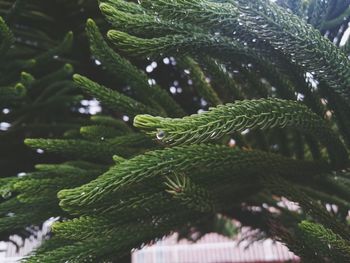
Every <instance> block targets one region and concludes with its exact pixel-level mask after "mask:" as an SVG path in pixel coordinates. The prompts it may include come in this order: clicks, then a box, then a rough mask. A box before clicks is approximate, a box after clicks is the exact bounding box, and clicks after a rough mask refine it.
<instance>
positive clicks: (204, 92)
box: [179, 57, 222, 106]
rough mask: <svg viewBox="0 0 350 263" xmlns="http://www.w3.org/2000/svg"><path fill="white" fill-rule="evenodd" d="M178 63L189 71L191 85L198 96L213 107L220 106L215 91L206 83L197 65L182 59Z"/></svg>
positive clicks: (188, 58) (189, 58) (189, 60)
mask: <svg viewBox="0 0 350 263" xmlns="http://www.w3.org/2000/svg"><path fill="white" fill-rule="evenodd" d="M179 62H180V65H181V67H182V68H185V69H187V70H189V71H190V74H191V77H192V79H193V85H194V87H195V88H196V90H197V91H198V94H199V95H200V96H202V97H203V98H204V99H205V100H206V101H208V102H209V103H210V104H211V105H213V106H216V105H219V104H222V102H221V100H220V98H219V96H218V95H217V94H216V92H215V90H214V89H213V88H212V86H211V85H210V83H208V82H207V80H206V77H205V75H204V73H203V71H202V69H201V68H200V66H199V64H198V63H197V62H196V61H195V60H194V59H193V58H191V57H184V58H182V59H181V60H180V61H179Z"/></svg>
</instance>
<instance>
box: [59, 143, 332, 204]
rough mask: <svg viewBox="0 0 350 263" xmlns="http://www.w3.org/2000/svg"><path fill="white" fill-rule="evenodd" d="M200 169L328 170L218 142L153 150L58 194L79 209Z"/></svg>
mask: <svg viewBox="0 0 350 263" xmlns="http://www.w3.org/2000/svg"><path fill="white" fill-rule="evenodd" d="M247 163H249V164H250V165H247ZM252 164H254V165H252ZM287 167H289V168H287ZM199 168H201V169H208V170H209V171H215V169H218V168H222V169H229V171H231V172H232V173H233V172H234V171H237V172H238V173H242V172H243V171H246V172H248V171H255V172H257V173H260V172H262V171H264V173H265V172H266V173H269V172H272V171H278V172H279V173H281V174H283V175H285V176H290V177H295V176H297V175H296V174H295V173H294V172H292V171H296V170H298V171H300V173H299V174H298V176H301V177H303V176H307V175H310V174H313V173H317V172H319V171H324V169H327V168H325V167H324V166H323V165H320V163H317V164H316V163H310V162H303V161H294V160H291V159H288V158H284V157H281V156H279V155H274V154H268V153H264V152H259V151H241V150H238V149H237V150H234V149H231V148H229V147H224V146H215V145H191V146H183V147H174V148H168V149H164V150H158V151H151V152H147V153H145V154H143V155H139V156H136V157H134V158H132V159H130V160H127V161H125V162H122V163H121V164H119V165H117V166H115V167H112V168H111V169H110V170H109V171H108V172H107V173H105V174H104V175H102V176H100V177H99V178H98V179H96V180H94V181H92V182H91V183H89V184H86V185H84V186H81V187H79V188H75V189H70V190H64V191H61V192H59V194H58V196H59V199H61V202H60V204H61V206H62V207H63V209H65V210H70V209H71V208H74V209H77V207H84V205H88V204H91V203H94V205H95V206H96V205H97V206H98V205H101V203H103V202H105V201H106V200H107V199H110V198H111V195H113V193H115V194H117V193H118V191H121V193H123V192H124V190H127V189H128V188H129V187H130V186H132V185H135V184H138V183H140V182H143V181H145V180H147V179H151V178H155V177H163V176H166V175H168V174H169V173H174V172H175V173H182V172H186V173H188V174H190V173H191V171H193V170H196V169H199ZM130 171H132V172H130ZM81 193H84V194H83V195H82V194H81ZM74 209H73V211H74ZM78 209H79V208H78Z"/></svg>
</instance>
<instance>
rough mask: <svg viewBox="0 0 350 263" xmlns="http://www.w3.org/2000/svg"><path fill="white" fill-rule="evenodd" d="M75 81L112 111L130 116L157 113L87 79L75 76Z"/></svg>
mask: <svg viewBox="0 0 350 263" xmlns="http://www.w3.org/2000/svg"><path fill="white" fill-rule="evenodd" d="M73 79H74V82H75V83H76V84H77V85H78V86H79V87H80V88H82V89H83V90H84V91H86V92H87V93H88V94H90V95H92V96H95V97H96V98H97V99H99V100H100V101H101V102H102V103H103V104H104V105H106V106H107V107H109V108H110V109H112V110H116V111H121V112H123V113H125V114H128V115H130V116H135V115H136V114H137V113H139V112H149V113H151V112H155V111H154V110H153V109H152V108H149V107H148V106H146V105H144V104H142V103H141V102H138V101H136V100H134V99H132V98H130V97H127V96H125V95H123V94H121V93H119V92H117V91H114V90H111V89H108V88H106V87H104V86H101V85H99V84H97V83H96V82H93V81H92V80H90V79H88V78H86V77H83V76H81V75H78V74H75V75H74V76H73Z"/></svg>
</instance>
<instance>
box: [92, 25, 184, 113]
mask: <svg viewBox="0 0 350 263" xmlns="http://www.w3.org/2000/svg"><path fill="white" fill-rule="evenodd" d="M86 31H87V34H88V36H89V40H90V49H91V52H92V53H93V55H94V56H95V58H96V59H98V60H99V61H100V62H101V63H102V64H103V65H104V66H105V67H106V69H107V70H108V71H109V72H110V73H111V74H112V75H113V76H118V77H119V78H120V79H122V80H123V81H125V82H126V83H128V84H129V85H130V86H131V88H132V89H133V90H135V91H136V98H137V99H138V100H140V101H141V102H143V103H146V104H150V105H152V106H154V107H158V108H160V106H159V105H161V107H162V108H161V109H160V110H161V111H163V110H166V111H167V112H168V113H169V115H170V116H183V115H184V111H183V110H182V109H181V107H180V106H179V105H178V104H177V103H176V102H175V101H174V100H173V99H172V98H171V97H170V96H169V94H168V93H167V92H165V91H164V90H163V89H161V88H160V87H159V86H158V85H153V86H150V85H149V83H148V77H147V75H146V74H145V73H143V72H141V71H140V70H139V69H137V68H136V67H135V66H134V65H132V64H131V63H130V62H129V61H128V60H126V59H124V58H122V57H121V56H119V55H118V54H117V53H115V52H114V51H113V50H112V49H111V48H110V47H109V46H108V45H107V43H106V42H105V41H104V39H103V37H102V35H101V33H100V32H99V30H98V28H97V26H96V24H95V23H94V21H93V20H92V19H88V21H87V23H86Z"/></svg>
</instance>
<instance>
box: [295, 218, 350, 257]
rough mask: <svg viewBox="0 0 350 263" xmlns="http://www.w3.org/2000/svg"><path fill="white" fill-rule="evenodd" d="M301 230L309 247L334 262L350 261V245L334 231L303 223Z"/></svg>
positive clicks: (300, 225)
mask: <svg viewBox="0 0 350 263" xmlns="http://www.w3.org/2000/svg"><path fill="white" fill-rule="evenodd" d="M299 229H300V230H301V232H302V233H303V235H304V238H305V241H306V242H307V243H308V245H309V246H310V247H312V248H314V250H315V251H317V253H320V254H323V255H324V256H326V257H329V258H330V259H332V260H333V262H347V261H349V260H350V243H349V241H347V240H344V239H343V238H342V237H341V236H339V235H337V234H335V233H334V232H333V231H332V230H330V229H327V228H325V227H324V226H322V225H320V224H315V223H311V222H308V221H303V222H301V223H300V224H299Z"/></svg>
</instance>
